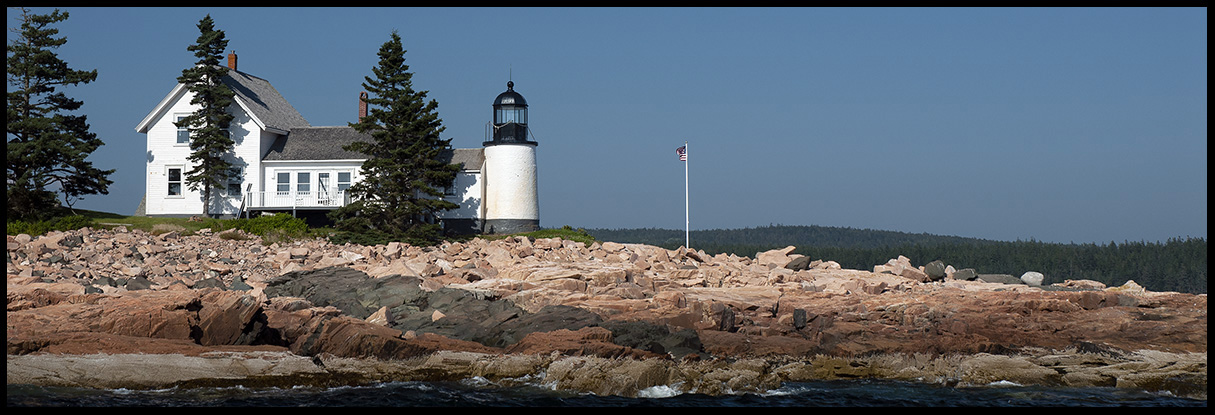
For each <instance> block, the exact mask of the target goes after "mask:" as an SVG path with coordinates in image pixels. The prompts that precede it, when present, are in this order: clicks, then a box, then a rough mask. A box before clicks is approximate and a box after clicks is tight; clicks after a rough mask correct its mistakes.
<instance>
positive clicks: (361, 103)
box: [359, 91, 367, 121]
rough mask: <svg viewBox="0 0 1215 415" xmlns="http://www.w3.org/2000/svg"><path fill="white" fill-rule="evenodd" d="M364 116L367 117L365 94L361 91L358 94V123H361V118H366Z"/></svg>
mask: <svg viewBox="0 0 1215 415" xmlns="http://www.w3.org/2000/svg"><path fill="white" fill-rule="evenodd" d="M366 116H367V92H366V91H363V92H360V93H359V121H362V120H363V117H366Z"/></svg>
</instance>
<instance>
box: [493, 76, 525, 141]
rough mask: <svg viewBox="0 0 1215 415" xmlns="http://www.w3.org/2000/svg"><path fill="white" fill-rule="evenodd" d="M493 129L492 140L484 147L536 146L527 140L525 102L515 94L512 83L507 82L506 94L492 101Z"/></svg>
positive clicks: (521, 96) (520, 96)
mask: <svg viewBox="0 0 1215 415" xmlns="http://www.w3.org/2000/svg"><path fill="white" fill-rule="evenodd" d="M493 129H494V133H493V139H492V140H491V141H487V142H485V145H493V144H509V143H520V144H536V142H534V141H529V140H528V139H527V138H528V137H527V136H528V131H527V100H525V99H523V95H519V93H518V92H515V83H514V81H507V82H506V92H503V93H501V94H498V98H496V99H494V122H493Z"/></svg>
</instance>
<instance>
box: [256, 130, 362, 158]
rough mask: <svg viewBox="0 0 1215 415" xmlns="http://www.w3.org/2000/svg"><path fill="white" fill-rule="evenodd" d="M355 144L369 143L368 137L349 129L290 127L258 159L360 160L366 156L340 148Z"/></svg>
mask: <svg viewBox="0 0 1215 415" xmlns="http://www.w3.org/2000/svg"><path fill="white" fill-rule="evenodd" d="M355 141H371V136H370V135H367V134H363V133H360V132H358V131H355V130H354V128H351V127H302V128H292V129H291V131H289V132H288V133H287V135H285V136H280V137H279V138H277V139H275V140H274V144H271V145H270V151H269V152H268V153H266V156H265V157H262V160H266V161H274V160H352V159H353V160H362V159H366V158H367V156H366V155H364V154H363V153H359V152H355V151H346V150H342V147H344V146H346V145H347V144H350V143H353V142H355Z"/></svg>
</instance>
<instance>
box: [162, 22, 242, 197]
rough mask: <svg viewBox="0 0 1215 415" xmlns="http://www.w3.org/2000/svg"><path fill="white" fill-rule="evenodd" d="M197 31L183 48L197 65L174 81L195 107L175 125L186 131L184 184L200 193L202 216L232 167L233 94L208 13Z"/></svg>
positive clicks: (220, 35)
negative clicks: (182, 86) (187, 151)
mask: <svg viewBox="0 0 1215 415" xmlns="http://www.w3.org/2000/svg"><path fill="white" fill-rule="evenodd" d="M198 31H199V35H198V40H197V42H196V43H195V44H193V45H190V46H189V47H187V48H186V50H189V51H191V52H194V56H195V57H197V58H198V62H197V64H196V65H195V66H194V67H192V68H189V69H185V70H183V71H181V76H179V77H178V78H177V81H178V82H181V83H183V84H185V85H186V88H187V89H188V90H189V91H190V92H192V93H194V98H192V99H191V100H190V103H191V104H195V105H198V106H199V108H198V110H197V111H195V112H194V113H192V114H190V115H189V116H187V117H185V118H183V119H182V120H181V121H178V122H176V123H175V124H176V125H177V126H178V127H186V128H187V129H188V130H189V131H190V151H191V152H190V156H189V157H187V158H186V159H187V160H189V161H190V162H191V165H192V166H193V167H192V168H191V169H190V171H188V172H186V185H187V186H188V187H189V188H190V189H191V190H200V189H201V190H202V200H203V212H202V214H203V215H204V216H205V215H208V214H209V213H210V212H209V209H210V206H211V199H212V195H213V194H215V189H218V188H221V187H223V186H225V185H226V183H227V181H228V174H229V171H230V169H231V168H232V163H231V162H229V161H228V158H227V156H228V155H230V154H231V153H232V147H233V146H234V145H235V143H234V142H233V140H232V137H230V136H229V134H228V125H229V124H230V123H231V122H232V118H233V116H232V114H231V113H229V112H228V106H229V105H232V102H233V97H234V96H235V95H236V94H235V93H234V92H232V89H231V88H229V87H228V85H226V84H224V82H223V78H224V76H226V75H227V74H228V67H226V66H223V65H220V59H222V58H223V55H224V51H225V50H226V49H227V47H228V40H227V39H224V31H222V30H215V22H214V21H213V20H211V15H209V14H208V15H207V16H206V17H204V18H203V19H202V20H200V21H199V22H198Z"/></svg>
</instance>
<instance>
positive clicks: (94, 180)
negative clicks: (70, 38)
mask: <svg viewBox="0 0 1215 415" xmlns="http://www.w3.org/2000/svg"><path fill="white" fill-rule="evenodd" d="M67 18H68V13H67V12H62V13H61V12H60V11H59V10H55V11H54V12H52V13H51V14H49V15H36V14H30V13H29V11H28V10H25V9H23V10H22V14H21V27H20V29H19V30H17V29H13V30H12V31H13V32H14V33H16V36H15V37H14V38H13V39H12V40H11V41H10V42H9V44H8V85H9V87H12V88H14V89H13V90H10V91H9V92H8V121H7V131H8V145H7V147H8V182H7V185H8V186H7V189H6V190H7V191H6V196H7V200H8V218H9V219H10V220H12V219H34V220H37V219H45V218H47V217H49V216H51V215H53V214H54V212H56V211H58V209H57V208H58V207H59V202H58V200H57V199H58V197H57V196H56V195H55V193H54V192H53V191H52V190H49V189H50V188H52V187H57V188H58V191H59V192H60V193H62V194H63V199H64V203H65V204H67V205H68V207H69V208H70V207H71V205H72V204H73V203H74V202H76V201H77V200H78V199H80V198H81V197H82V196H84V195H90V194H108V193H109V185H110V184H111V183H113V182H112V181H111V180H110V179H109V175H110V174H112V173H114V170H101V169H98V168H95V167H93V163H92V162H89V161H88V160H87V158H88V156H89V155H90V154H91V153H92V152H93V151H94V150H97V148H98V147H100V146H101V145H102V144H104V143H103V142H102V141H101V140H100V139H98V138H97V135H96V134H94V133H91V132H89V124H88V122H87V119H86V116H85V115H69V114H65V112H67V111H75V110H78V109H80V107H81V106H82V105H83V104H84V103H83V102H81V101H77V100H74V99H71V98H68V97H67V95H65V94H64V93H63V92H62V91H57V90H56V88H57V87H59V86H68V85H77V84H87V83H89V82H92V81H93V80H96V79H97V70H96V69H94V70H92V71H78V70H73V69H71V68H68V66H67V63H66V62H64V61H63V60H61V59H59V57H58V55H56V54H55V52H53V51H52V49H54V48H58V47H59V46H62V45H63V44H65V43H67V39H66V38H63V37H59V38H56V37H54V36H55V35H56V34H58V33H59V30H58V29H54V28H51V27H49V26H50V25H51V24H53V23H57V22H61V21H64V20H67Z"/></svg>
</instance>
